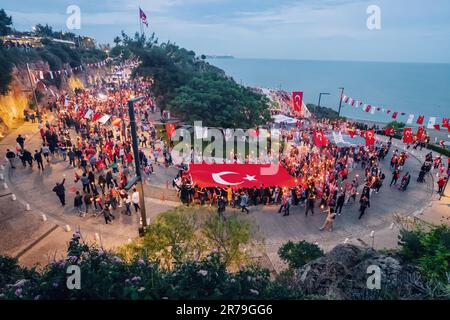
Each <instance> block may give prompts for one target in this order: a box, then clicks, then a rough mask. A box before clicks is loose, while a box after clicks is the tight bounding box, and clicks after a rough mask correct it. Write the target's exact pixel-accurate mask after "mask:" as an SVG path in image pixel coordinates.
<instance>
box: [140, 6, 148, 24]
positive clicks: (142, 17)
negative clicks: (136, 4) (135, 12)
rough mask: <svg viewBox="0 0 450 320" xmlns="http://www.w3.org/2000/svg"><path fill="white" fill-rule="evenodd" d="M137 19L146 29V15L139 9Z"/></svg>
mask: <svg viewBox="0 0 450 320" xmlns="http://www.w3.org/2000/svg"><path fill="white" fill-rule="evenodd" d="M139 18H140V19H141V21H142V23H143V24H145V26H146V27H147V28H148V21H147V15H146V14H145V12H144V11H142V9H141V8H139Z"/></svg>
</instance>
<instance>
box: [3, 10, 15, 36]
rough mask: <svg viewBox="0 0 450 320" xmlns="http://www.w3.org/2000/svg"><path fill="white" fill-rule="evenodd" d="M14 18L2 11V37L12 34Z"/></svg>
mask: <svg viewBox="0 0 450 320" xmlns="http://www.w3.org/2000/svg"><path fill="white" fill-rule="evenodd" d="M11 25H12V18H11V16H8V15H7V14H6V12H5V10H4V9H1V10H0V36H6V35H8V34H10V33H11V31H12V29H11V27H10V26H11Z"/></svg>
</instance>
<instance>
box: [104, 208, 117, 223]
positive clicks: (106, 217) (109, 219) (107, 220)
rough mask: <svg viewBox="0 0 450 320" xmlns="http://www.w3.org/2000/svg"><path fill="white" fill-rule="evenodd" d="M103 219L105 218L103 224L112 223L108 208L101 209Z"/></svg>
mask: <svg viewBox="0 0 450 320" xmlns="http://www.w3.org/2000/svg"><path fill="white" fill-rule="evenodd" d="M102 213H103V218H105V223H106V224H108V223H113V218H114V216H113V215H112V214H111V212H110V209H109V206H105V208H103V209H102Z"/></svg>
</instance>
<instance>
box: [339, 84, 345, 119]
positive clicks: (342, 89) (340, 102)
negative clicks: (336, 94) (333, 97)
mask: <svg viewBox="0 0 450 320" xmlns="http://www.w3.org/2000/svg"><path fill="white" fill-rule="evenodd" d="M339 89H340V90H341V99H340V100H339V111H338V118H340V117H341V107H342V97H343V96H344V88H339Z"/></svg>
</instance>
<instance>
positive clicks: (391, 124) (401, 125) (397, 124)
mask: <svg viewBox="0 0 450 320" xmlns="http://www.w3.org/2000/svg"><path fill="white" fill-rule="evenodd" d="M386 127H387V128H393V129H394V130H395V131H397V130H399V129H403V128H404V127H406V124H405V123H403V122H398V121H392V122H389V123H388V124H387V126H386Z"/></svg>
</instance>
